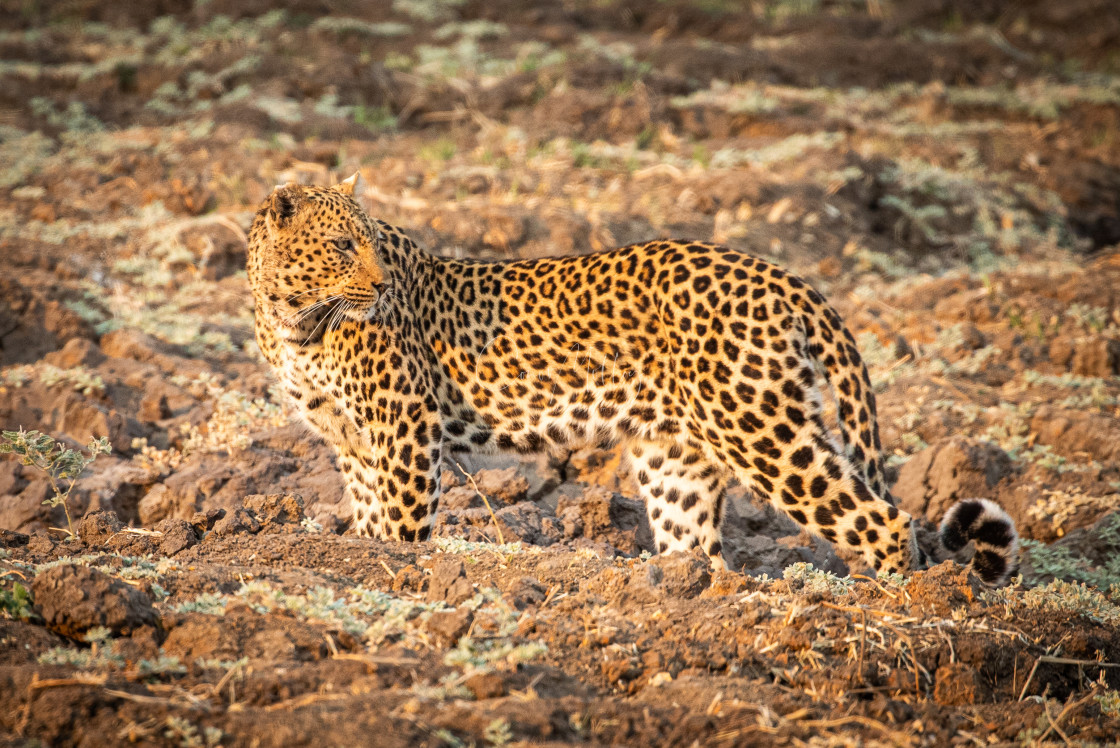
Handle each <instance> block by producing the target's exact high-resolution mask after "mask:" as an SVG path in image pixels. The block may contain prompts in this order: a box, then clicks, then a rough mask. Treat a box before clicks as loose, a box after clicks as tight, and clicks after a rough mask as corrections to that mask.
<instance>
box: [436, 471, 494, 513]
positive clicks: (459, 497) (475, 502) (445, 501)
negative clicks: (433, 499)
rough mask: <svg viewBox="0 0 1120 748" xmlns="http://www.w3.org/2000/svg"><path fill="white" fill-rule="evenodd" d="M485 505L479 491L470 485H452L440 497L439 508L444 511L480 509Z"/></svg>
mask: <svg viewBox="0 0 1120 748" xmlns="http://www.w3.org/2000/svg"><path fill="white" fill-rule="evenodd" d="M444 474H445V475H446V474H447V473H444ZM484 506H485V504H483V503H482V497H481V496H479V495H478V491H475V490H474V489H473V488H471V487H470V486H452V487H451V488H448V489H447V490H445V491H444V492H443V494H442V495H441V496H440V497H439V509H440V511H441V512H443V513H447V512H462V511H465V510H467V509H480V508H482V507H484Z"/></svg>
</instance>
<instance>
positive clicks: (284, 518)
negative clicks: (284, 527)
mask: <svg viewBox="0 0 1120 748" xmlns="http://www.w3.org/2000/svg"><path fill="white" fill-rule="evenodd" d="M243 503H244V505H245V508H246V509H248V510H250V511H252V512H254V513H255V514H256V515H257V517H258V518H259V519H260V520H261V521H262V522H263V523H264V524H266V525H267V524H292V525H298V524H299V523H301V522H303V518H304V513H303V497H302V496H298V495H296V494H280V493H270V494H253V495H252V496H246V497H245V499H244V501H243Z"/></svg>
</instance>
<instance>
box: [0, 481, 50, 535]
mask: <svg viewBox="0 0 1120 748" xmlns="http://www.w3.org/2000/svg"><path fill="white" fill-rule="evenodd" d="M53 495H54V491H52V490H51V486H50V482H49V481H47V480H46V479H43V480H33V481H31V482H30V483H28V484H27V485H26V486H25V487H24V489H23V490H22V491H20V492H19V493H18V494H16V495H15V496H11V497H4V500H3V501H0V527H6V528H11V529H13V530H22V531H23V532H31V531H33V530H45V529H46V528H47V527H58V523H59V522H65V521H66V519H65V518H64V517H63V516H62V508H61V507H59V508H57V509H52V508H51V507H48V506H44V505H43V501H44V500H45V499H47V498H49V497H51V496H53Z"/></svg>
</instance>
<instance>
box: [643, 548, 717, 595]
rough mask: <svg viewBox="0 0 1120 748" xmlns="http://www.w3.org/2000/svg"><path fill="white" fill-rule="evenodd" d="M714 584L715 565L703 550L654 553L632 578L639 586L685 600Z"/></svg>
mask: <svg viewBox="0 0 1120 748" xmlns="http://www.w3.org/2000/svg"><path fill="white" fill-rule="evenodd" d="M711 583H712V564H711V562H710V561H709V560H708V557H707V556H706V555H705V554H704V553H703V552H702V551H701V550H700V549H695V550H693V551H690V552H687V553H686V552H681V551H678V552H676V553H668V554H662V555H657V556H654V557H653V558H651V559H650V560H649V561H648V562H646V564H645V565H644V567H638V570H637V571H636V572H635V574H634V576H632V577H631V584H633V585H635V586H637V587H649V588H651V589H655V590H659V591H660V592H662V593H664V594H666V595H671V596H673V597H683V598H686V599H690V598H693V597H696V596H698V595H699V594H700V593H701V592H703V591H704V590H706V589H707V588H708V586H709V585H710V584H711Z"/></svg>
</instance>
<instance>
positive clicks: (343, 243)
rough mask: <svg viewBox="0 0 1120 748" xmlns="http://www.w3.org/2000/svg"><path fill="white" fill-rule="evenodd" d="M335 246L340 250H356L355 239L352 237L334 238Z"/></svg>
mask: <svg viewBox="0 0 1120 748" xmlns="http://www.w3.org/2000/svg"><path fill="white" fill-rule="evenodd" d="M334 246H335V249H337V250H338V251H339V252H353V251H354V240H353V239H350V238H345V239H335V240H334Z"/></svg>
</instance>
